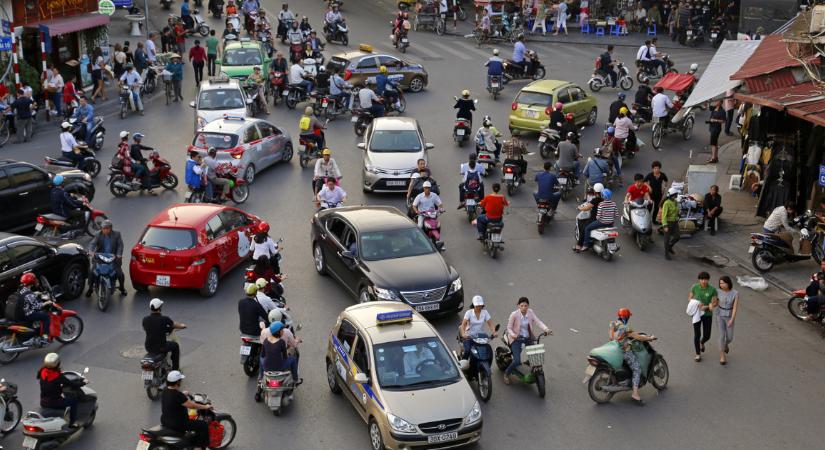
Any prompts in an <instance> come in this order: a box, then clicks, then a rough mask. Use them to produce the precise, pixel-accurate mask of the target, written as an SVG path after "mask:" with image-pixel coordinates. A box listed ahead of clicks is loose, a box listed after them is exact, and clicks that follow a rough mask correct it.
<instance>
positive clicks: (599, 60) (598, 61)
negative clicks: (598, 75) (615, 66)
mask: <svg viewBox="0 0 825 450" xmlns="http://www.w3.org/2000/svg"><path fill="white" fill-rule="evenodd" d="M593 66H594V67H595V68H596V70H599V69H601V68H602V57H601V56H597V57H596V61H595V62H594V63H593Z"/></svg>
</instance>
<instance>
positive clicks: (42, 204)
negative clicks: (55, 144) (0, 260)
mask: <svg viewBox="0 0 825 450" xmlns="http://www.w3.org/2000/svg"><path fill="white" fill-rule="evenodd" d="M57 174H60V175H63V178H65V180H66V181H64V186H65V189H66V190H67V191H69V192H77V193H80V194H83V195H85V196H86V197H88V199H89V201H91V200H92V198H94V194H95V187H94V184H92V179H91V177H90V176H89V175H88V174H86V173H83V172H82V171H80V170H60V168H55V169H52V168H50V169H44V168H42V167H38V166H35V165H34V164H30V163H27V162H22V161H12V160H0V211H3V212H4V214H0V231H11V232H19V231H23V230H26V229H29V228H33V227H34V224H35V221H36V220H37V216H38V215H40V214H48V213H50V212H51V209H52V208H51V202H50V199H49V193H50V192H51V180H52V178H53V177H54V176H55V175H57Z"/></svg>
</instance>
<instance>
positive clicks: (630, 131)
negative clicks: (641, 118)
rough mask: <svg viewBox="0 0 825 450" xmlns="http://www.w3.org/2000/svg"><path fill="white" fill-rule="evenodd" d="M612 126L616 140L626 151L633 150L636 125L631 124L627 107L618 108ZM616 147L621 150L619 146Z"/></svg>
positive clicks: (634, 147)
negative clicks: (617, 113)
mask: <svg viewBox="0 0 825 450" xmlns="http://www.w3.org/2000/svg"><path fill="white" fill-rule="evenodd" d="M613 128H614V129H615V130H616V134H615V137H616V140H617V141H619V142H620V143H621V144H623V145H624V147H625V149H627V150H628V151H635V150H636V133H635V130H636V126H635V125H633V120H632V119H631V118H630V111H628V109H627V107H622V108H621V109H619V115H618V116H616V120H614V121H613ZM617 145H618V144H617ZM614 148H615V147H614ZM618 148H619V151H620V152H621V147H618Z"/></svg>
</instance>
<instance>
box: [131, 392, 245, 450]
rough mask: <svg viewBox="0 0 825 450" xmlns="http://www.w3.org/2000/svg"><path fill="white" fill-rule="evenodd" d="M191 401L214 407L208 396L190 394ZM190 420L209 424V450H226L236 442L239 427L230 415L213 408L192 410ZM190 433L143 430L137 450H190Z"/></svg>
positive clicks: (170, 430)
mask: <svg viewBox="0 0 825 450" xmlns="http://www.w3.org/2000/svg"><path fill="white" fill-rule="evenodd" d="M187 397H189V400H191V401H193V402H195V403H197V404H200V405H212V401H211V400H209V397H207V396H206V394H188V395H187ZM190 414H191V415H190V418H191V419H195V420H202V421H204V422H206V423H208V424H209V448H214V449H218V448H226V447H229V445H230V444H232V441H234V440H235V434H236V433H237V432H238V426H237V425H236V424H235V419H233V418H232V416H231V415H230V414H229V413H224V412H218V411H215V410H214V409H213V408H210V409H198V410H194V411H192V410H190ZM191 439H192V435H191V434H190V432H180V431H177V430H172V429H170V428H166V427H164V426H163V425H156V426H154V427H152V428H143V429H142V430H141V432H140V440H138V445H137V450H149V449H170V450H171V449H180V450H190V449H192V448H194V446H193V445H192V441H191Z"/></svg>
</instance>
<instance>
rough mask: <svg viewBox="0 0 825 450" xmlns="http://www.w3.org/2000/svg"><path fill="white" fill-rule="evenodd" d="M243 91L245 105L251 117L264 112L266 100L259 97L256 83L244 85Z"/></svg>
mask: <svg viewBox="0 0 825 450" xmlns="http://www.w3.org/2000/svg"><path fill="white" fill-rule="evenodd" d="M243 90H244V92H245V93H246V104H247V106H248V107H249V114H250V115H251V116H252V117H255V116H256V115H258V114H261V113H262V112H264V111H265V110H266V107H265V106H266V105H265V103H266V99H265V98H261V97H260V95H259V93H260V91H259V90H258V84H257V83H244V84H243Z"/></svg>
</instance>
